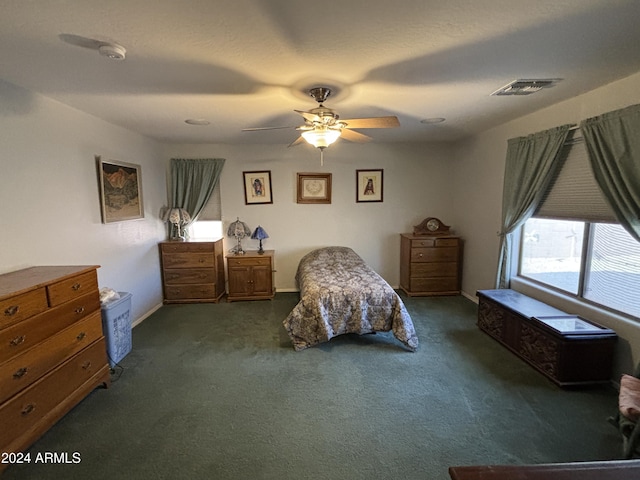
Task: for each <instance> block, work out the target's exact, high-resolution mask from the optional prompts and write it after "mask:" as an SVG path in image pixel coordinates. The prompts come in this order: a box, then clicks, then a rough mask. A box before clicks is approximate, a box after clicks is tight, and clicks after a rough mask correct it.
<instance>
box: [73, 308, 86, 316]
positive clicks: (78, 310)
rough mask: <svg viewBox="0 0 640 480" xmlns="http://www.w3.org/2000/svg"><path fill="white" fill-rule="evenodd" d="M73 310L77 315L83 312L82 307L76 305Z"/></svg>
mask: <svg viewBox="0 0 640 480" xmlns="http://www.w3.org/2000/svg"><path fill="white" fill-rule="evenodd" d="M74 312H76V313H77V314H78V315H80V314H81V313H84V307H78V308H76V309H75V310H74Z"/></svg>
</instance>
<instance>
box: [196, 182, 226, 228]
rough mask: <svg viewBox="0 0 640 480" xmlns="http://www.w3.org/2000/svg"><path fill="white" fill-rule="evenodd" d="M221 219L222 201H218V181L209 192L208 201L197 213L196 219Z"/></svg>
mask: <svg viewBox="0 0 640 480" xmlns="http://www.w3.org/2000/svg"><path fill="white" fill-rule="evenodd" d="M212 220H222V202H221V201H220V182H219V181H218V183H216V186H215V187H214V189H213V192H211V197H209V201H208V202H207V204H206V205H205V206H204V208H203V209H202V212H200V215H198V221H212Z"/></svg>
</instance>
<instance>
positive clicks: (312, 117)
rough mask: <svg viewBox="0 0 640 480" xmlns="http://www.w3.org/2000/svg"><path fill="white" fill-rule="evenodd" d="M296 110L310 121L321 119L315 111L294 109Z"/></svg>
mask: <svg viewBox="0 0 640 480" xmlns="http://www.w3.org/2000/svg"><path fill="white" fill-rule="evenodd" d="M294 112H296V113H299V114H300V115H302V116H303V117H304V119H305V120H307V121H309V122H317V121H319V120H320V117H318V115H316V114H315V113H311V112H305V111H303V110H294Z"/></svg>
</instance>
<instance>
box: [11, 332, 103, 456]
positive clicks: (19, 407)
mask: <svg viewBox="0 0 640 480" xmlns="http://www.w3.org/2000/svg"><path fill="white" fill-rule="evenodd" d="M106 362H107V360H106V346H105V343H104V340H103V339H100V340H99V341H97V342H95V343H94V344H93V345H91V346H89V347H88V348H86V349H84V350H82V351H81V352H80V353H78V354H77V355H76V356H74V357H72V358H70V359H69V360H67V361H66V362H65V363H64V364H62V365H60V366H59V367H58V368H56V369H55V370H53V371H51V372H50V373H49V374H47V375H46V376H45V377H43V378H41V379H40V380H39V381H38V382H36V383H34V384H33V385H31V386H30V387H29V388H27V389H26V390H24V391H23V392H21V393H19V394H18V395H16V396H15V397H13V398H12V399H11V400H9V401H8V402H6V403H5V404H4V405H1V406H0V418H2V424H3V428H2V430H0V451H2V452H8V451H11V450H10V447H9V445H10V444H12V443H13V442H15V439H17V438H19V437H21V436H28V435H30V432H31V431H32V430H34V429H35V427H36V425H37V424H38V422H40V421H42V420H43V419H44V418H45V417H46V416H48V415H50V414H51V412H52V411H53V410H54V409H55V408H56V407H58V405H59V404H61V403H62V402H64V401H65V399H67V397H69V396H70V395H71V394H73V392H74V391H75V390H77V389H78V388H79V387H80V386H81V385H82V384H83V383H85V382H86V381H88V380H89V379H91V377H93V376H94V375H95V374H96V373H98V372H99V370H100V369H101V368H103V367H104V366H105V365H106Z"/></svg>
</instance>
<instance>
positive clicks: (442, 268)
mask: <svg viewBox="0 0 640 480" xmlns="http://www.w3.org/2000/svg"><path fill="white" fill-rule="evenodd" d="M457 275H458V264H457V263H455V262H422V263H421V262H417V263H414V264H412V265H411V278H415V277H456V276H457Z"/></svg>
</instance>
